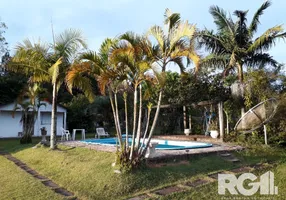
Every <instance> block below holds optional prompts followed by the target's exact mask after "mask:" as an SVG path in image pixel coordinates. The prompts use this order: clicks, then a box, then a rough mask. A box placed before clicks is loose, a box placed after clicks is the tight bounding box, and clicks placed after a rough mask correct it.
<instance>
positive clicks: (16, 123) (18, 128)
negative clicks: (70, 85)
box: [0, 101, 66, 138]
mask: <svg viewBox="0 0 286 200" xmlns="http://www.w3.org/2000/svg"><path fill="white" fill-rule="evenodd" d="M41 103H44V104H45V106H41V107H40V108H39V112H38V117H37V120H36V122H35V125H34V136H41V130H40V129H41V128H42V127H46V130H47V135H50V133H51V117H50V115H51V110H52V105H51V104H50V103H49V102H45V101H41ZM14 107H15V104H14V103H12V104H8V105H4V106H0V138H1V137H18V132H22V131H23V126H22V123H21V122H20V121H21V116H22V114H21V112H18V111H17V112H15V114H14V118H13V117H12V112H13V109H14ZM42 113H44V114H43V115H46V117H45V120H44V121H42ZM47 113H49V114H48V115H47ZM62 127H63V128H66V109H65V108H63V107H60V106H57V135H61V128H62Z"/></svg>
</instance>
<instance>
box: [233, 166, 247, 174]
mask: <svg viewBox="0 0 286 200" xmlns="http://www.w3.org/2000/svg"><path fill="white" fill-rule="evenodd" d="M230 171H231V172H233V173H245V172H250V171H251V168H250V167H240V168H236V169H233V170H230Z"/></svg>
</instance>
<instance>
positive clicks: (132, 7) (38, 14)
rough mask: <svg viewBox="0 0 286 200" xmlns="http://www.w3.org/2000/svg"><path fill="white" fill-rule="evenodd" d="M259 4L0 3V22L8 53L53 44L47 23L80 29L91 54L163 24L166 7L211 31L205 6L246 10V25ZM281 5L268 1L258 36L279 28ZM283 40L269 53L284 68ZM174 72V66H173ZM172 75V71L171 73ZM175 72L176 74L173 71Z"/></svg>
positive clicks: (172, 0)
mask: <svg viewBox="0 0 286 200" xmlns="http://www.w3.org/2000/svg"><path fill="white" fill-rule="evenodd" d="M263 2H264V1H263V0H216V1H215V0H200V1H198V0H197V1H194V0H8V1H7V0H6V1H5V0H1V3H0V18H1V21H2V22H4V23H5V24H6V25H7V26H8V29H7V30H6V33H5V34H4V36H5V38H6V40H7V42H8V43H9V48H10V51H11V53H12V54H13V51H14V48H15V45H17V43H19V42H21V41H23V40H24V39H26V38H29V39H31V40H34V41H37V40H38V39H39V38H40V39H41V40H43V41H46V42H52V31H51V19H52V21H53V27H54V32H55V34H60V33H61V32H63V31H64V30H65V29H68V28H75V29H80V30H81V31H82V32H83V34H84V37H85V38H86V40H87V43H88V48H89V49H91V50H96V51H97V49H98V48H99V46H100V45H101V43H102V41H103V40H104V39H105V38H106V37H111V38H113V37H116V36H118V35H120V34H122V33H124V32H126V31H133V32H135V33H138V34H143V33H145V32H146V31H147V30H148V29H149V28H150V27H151V26H153V25H160V26H162V25H163V18H164V11H165V9H166V8H169V9H171V10H172V11H173V12H179V13H180V14H181V18H182V19H183V20H188V21H189V22H190V23H193V24H196V25H197V27H198V28H200V29H203V28H205V27H206V28H208V29H214V30H215V26H214V23H213V19H212V17H211V15H210V14H209V7H210V6H212V5H217V6H219V7H221V8H223V9H225V10H226V11H227V12H229V13H230V14H232V13H233V11H234V10H249V12H248V18H249V21H250V19H251V18H252V16H253V14H254V12H255V11H256V10H257V9H258V8H259V6H260V5H261V4H262V3H263ZM285 10H286V1H285V0H272V6H271V7H269V8H268V9H267V10H266V11H265V13H264V15H263V16H262V17H261V18H260V22H261V25H260V26H259V28H258V34H262V33H263V32H264V31H265V30H266V29H267V28H270V27H273V26H275V25H280V24H284V28H286V25H285V21H286V17H285ZM285 49H286V41H285V42H284V41H283V40H281V41H279V42H278V43H277V44H276V46H275V47H274V48H273V49H272V50H271V51H270V53H271V55H272V56H273V57H274V58H275V59H276V60H277V61H279V62H282V63H286V56H285ZM172 67H174V66H172ZM171 70H172V69H171ZM173 70H175V71H176V69H173Z"/></svg>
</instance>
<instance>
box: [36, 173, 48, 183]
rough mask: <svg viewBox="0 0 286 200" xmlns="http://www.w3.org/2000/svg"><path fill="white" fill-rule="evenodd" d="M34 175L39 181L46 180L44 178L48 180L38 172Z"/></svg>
mask: <svg viewBox="0 0 286 200" xmlns="http://www.w3.org/2000/svg"><path fill="white" fill-rule="evenodd" d="M34 177H35V178H36V179H39V180H41V181H46V180H48V178H47V177H45V176H42V175H40V174H36V175H34Z"/></svg>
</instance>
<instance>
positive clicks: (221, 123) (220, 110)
mask: <svg viewBox="0 0 286 200" xmlns="http://www.w3.org/2000/svg"><path fill="white" fill-rule="evenodd" d="M218 117H219V133H220V139H221V141H222V142H223V141H224V120H223V103H222V102H219V103H218Z"/></svg>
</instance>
